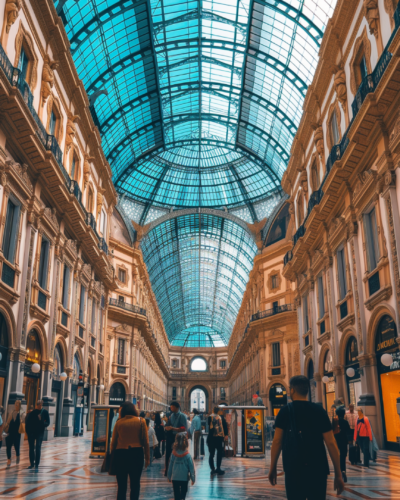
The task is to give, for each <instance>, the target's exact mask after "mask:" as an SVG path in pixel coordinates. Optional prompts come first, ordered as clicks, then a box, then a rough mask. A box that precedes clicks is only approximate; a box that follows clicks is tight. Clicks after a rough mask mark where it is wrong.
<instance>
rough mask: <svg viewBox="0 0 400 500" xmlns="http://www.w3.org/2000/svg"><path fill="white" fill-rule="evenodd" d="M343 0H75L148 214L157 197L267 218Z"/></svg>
mask: <svg viewBox="0 0 400 500" xmlns="http://www.w3.org/2000/svg"><path fill="white" fill-rule="evenodd" d="M57 1H59V0H57ZM335 4H336V0H201V1H200V0H196V1H193V0H129V1H127V0H79V1H78V2H77V1H76V0H66V2H65V3H64V4H63V7H62V9H61V17H62V18H63V21H64V24H65V27H66V31H67V34H68V37H69V39H70V42H71V52H72V55H73V58H74V60H75V63H76V66H77V70H78V73H79V76H80V78H81V79H82V81H83V83H84V85H85V88H86V90H87V92H88V94H89V96H94V97H96V99H94V100H93V101H92V106H91V110H92V114H93V116H94V119H95V122H96V124H97V125H98V127H99V130H100V133H101V135H102V140H103V148H104V151H105V154H106V156H107V159H108V160H109V162H110V165H111V167H112V171H113V176H114V182H115V184H116V187H117V189H118V191H119V192H120V193H126V194H127V195H129V196H130V197H131V198H133V199H136V200H138V201H140V202H144V203H145V204H146V208H145V210H144V211H143V220H142V221H141V222H142V223H143V221H144V220H145V219H146V217H147V215H148V213H149V211H150V210H151V209H152V207H153V205H154V206H155V207H171V206H174V207H182V208H184V207H191V206H203V207H228V208H234V207H246V209H247V210H248V211H249V213H250V215H251V218H252V220H253V221H254V220H256V219H257V217H258V214H257V213H256V211H255V209H254V206H253V204H254V203H255V202H257V201H260V200H262V199H263V198H265V199H267V198H269V197H270V196H271V193H273V192H275V191H276V190H277V189H279V187H280V179H281V177H282V174H283V172H284V171H285V169H286V165H287V162H288V159H289V155H290V148H291V145H292V141H293V137H294V135H295V133H296V130H297V127H298V124H299V122H300V117H301V113H302V104H303V100H304V96H305V93H306V90H307V86H308V85H309V84H310V82H311V80H312V78H313V75H314V71H315V68H316V64H317V56H318V50H319V45H320V42H321V38H322V35H323V31H324V29H325V26H326V23H327V20H328V18H329V17H330V15H331V14H332V11H333V7H334V5H335ZM102 90H103V91H106V92H104V93H101V92H100V91H102Z"/></svg>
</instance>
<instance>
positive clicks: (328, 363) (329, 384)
mask: <svg viewBox="0 0 400 500" xmlns="http://www.w3.org/2000/svg"><path fill="white" fill-rule="evenodd" d="M322 382H323V383H324V387H325V389H324V391H325V410H326V411H327V412H328V415H330V412H331V408H332V406H333V404H334V402H335V399H336V396H335V388H336V387H335V386H336V384H335V378H334V376H333V360H332V354H331V351H327V352H326V354H325V359H324V375H323V377H322Z"/></svg>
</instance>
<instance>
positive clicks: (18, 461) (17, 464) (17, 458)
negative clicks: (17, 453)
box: [17, 457, 19, 465]
mask: <svg viewBox="0 0 400 500" xmlns="http://www.w3.org/2000/svg"><path fill="white" fill-rule="evenodd" d="M18 464H19V457H17V465H18Z"/></svg>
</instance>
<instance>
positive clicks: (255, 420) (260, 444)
mask: <svg viewBox="0 0 400 500" xmlns="http://www.w3.org/2000/svg"><path fill="white" fill-rule="evenodd" d="M244 417H245V422H246V434H245V436H246V453H264V435H263V434H264V424H263V422H264V411H263V410H259V409H258V408H257V407H254V410H245V413H244Z"/></svg>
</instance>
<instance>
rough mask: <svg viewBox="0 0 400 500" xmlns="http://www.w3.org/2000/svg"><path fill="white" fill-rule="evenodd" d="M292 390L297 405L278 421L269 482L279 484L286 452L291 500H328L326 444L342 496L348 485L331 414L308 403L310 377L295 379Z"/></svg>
mask: <svg viewBox="0 0 400 500" xmlns="http://www.w3.org/2000/svg"><path fill="white" fill-rule="evenodd" d="M289 390H290V397H291V398H292V401H293V402H292V403H289V404H288V405H286V406H285V407H283V408H282V409H281V410H280V411H279V413H278V416H277V417H276V421H275V436H274V440H273V442H272V447H271V468H270V471H269V475H268V479H269V482H270V483H271V484H272V485H273V486H274V485H275V484H276V480H277V470H276V466H277V463H278V458H279V455H280V453H281V450H282V449H283V469H284V471H285V487H286V495H287V499H288V500H325V498H326V484H327V477H328V474H329V465H328V459H327V456H326V450H325V446H324V443H325V445H326V447H327V448H328V452H329V455H330V457H331V459H332V462H333V466H334V468H335V484H334V488H335V490H336V491H337V493H338V495H340V494H341V492H342V491H343V490H344V482H343V478H342V473H341V471H340V458H339V450H338V448H337V445H336V441H335V438H334V435H333V432H332V426H331V422H330V420H329V417H328V414H327V413H326V411H325V410H324V409H323V408H322V407H321V406H320V405H317V404H315V403H311V402H309V401H308V391H309V380H308V378H307V377H304V376H303V375H297V376H295V377H292V378H291V379H290V387H289Z"/></svg>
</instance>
